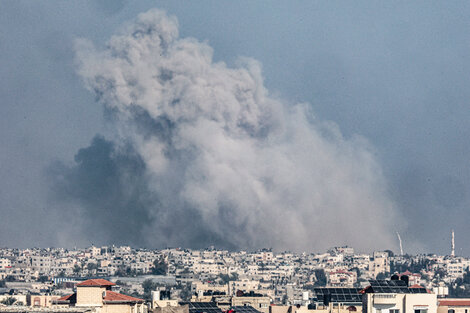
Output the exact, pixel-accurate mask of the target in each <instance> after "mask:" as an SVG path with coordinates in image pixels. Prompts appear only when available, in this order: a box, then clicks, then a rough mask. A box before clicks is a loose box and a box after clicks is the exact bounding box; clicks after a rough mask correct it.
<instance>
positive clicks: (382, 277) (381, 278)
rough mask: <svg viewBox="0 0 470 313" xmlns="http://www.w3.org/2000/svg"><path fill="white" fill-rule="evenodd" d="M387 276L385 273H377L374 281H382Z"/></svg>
mask: <svg viewBox="0 0 470 313" xmlns="http://www.w3.org/2000/svg"><path fill="white" fill-rule="evenodd" d="M388 276H389V275H387V274H386V273H378V274H377V277H375V279H377V280H384V279H386V278H387V277H388Z"/></svg>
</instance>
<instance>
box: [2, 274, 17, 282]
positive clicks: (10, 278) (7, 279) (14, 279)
mask: <svg viewBox="0 0 470 313" xmlns="http://www.w3.org/2000/svg"><path fill="white" fill-rule="evenodd" d="M5 281H16V278H15V276H11V275H8V276H7V277H5Z"/></svg>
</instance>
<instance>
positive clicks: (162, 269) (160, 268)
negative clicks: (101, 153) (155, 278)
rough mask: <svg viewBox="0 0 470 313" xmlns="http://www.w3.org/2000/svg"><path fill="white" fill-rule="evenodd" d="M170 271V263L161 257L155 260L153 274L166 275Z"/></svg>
mask: <svg viewBox="0 0 470 313" xmlns="http://www.w3.org/2000/svg"><path fill="white" fill-rule="evenodd" d="M167 271H168V264H166V262H165V260H164V259H163V258H162V257H160V258H158V259H155V260H154V261H153V268H152V274H153V275H166V273H167Z"/></svg>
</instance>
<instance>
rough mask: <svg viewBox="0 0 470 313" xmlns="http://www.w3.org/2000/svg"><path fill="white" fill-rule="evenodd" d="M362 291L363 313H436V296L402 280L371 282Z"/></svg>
mask: <svg viewBox="0 0 470 313" xmlns="http://www.w3.org/2000/svg"><path fill="white" fill-rule="evenodd" d="M370 284H371V285H370V286H369V287H366V288H365V289H363V291H362V292H363V297H362V312H363V313H437V296H436V294H434V293H429V292H428V291H427V290H426V289H425V288H422V287H421V288H411V287H408V284H407V282H405V281H403V280H371V281H370Z"/></svg>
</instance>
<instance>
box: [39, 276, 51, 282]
mask: <svg viewBox="0 0 470 313" xmlns="http://www.w3.org/2000/svg"><path fill="white" fill-rule="evenodd" d="M37 281H38V282H41V283H45V282H47V281H49V277H47V276H45V275H41V276H39V277H38V279H37Z"/></svg>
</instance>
